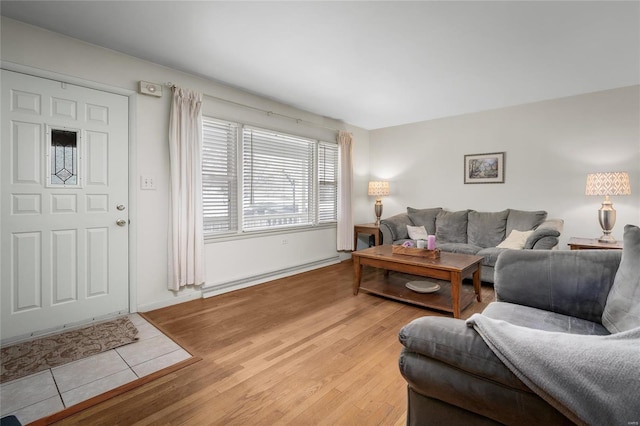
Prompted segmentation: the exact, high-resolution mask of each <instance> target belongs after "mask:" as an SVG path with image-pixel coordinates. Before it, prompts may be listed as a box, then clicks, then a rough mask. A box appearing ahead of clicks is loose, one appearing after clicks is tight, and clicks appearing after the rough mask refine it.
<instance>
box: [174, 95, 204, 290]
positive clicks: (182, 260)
mask: <svg viewBox="0 0 640 426" xmlns="http://www.w3.org/2000/svg"><path fill="white" fill-rule="evenodd" d="M201 109H202V94H200V93H196V92H193V91H191V90H187V89H181V88H178V87H174V88H173V100H172V103H171V118H170V122H169V158H170V160H171V200H170V203H171V206H170V217H169V259H168V260H169V261H168V268H169V271H168V272H169V279H168V281H169V282H168V287H169V290H174V291H178V290H180V289H181V288H182V287H184V286H185V285H200V284H203V283H204V280H205V275H204V236H203V231H202V111H201Z"/></svg>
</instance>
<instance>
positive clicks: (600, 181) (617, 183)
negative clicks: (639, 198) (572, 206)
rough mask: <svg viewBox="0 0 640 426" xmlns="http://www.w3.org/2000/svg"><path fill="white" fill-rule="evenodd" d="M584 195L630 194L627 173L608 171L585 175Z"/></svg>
mask: <svg viewBox="0 0 640 426" xmlns="http://www.w3.org/2000/svg"><path fill="white" fill-rule="evenodd" d="M585 194H586V195H631V184H630V183H629V173H627V172H608V173H589V174H588V175H587V188H586V190H585Z"/></svg>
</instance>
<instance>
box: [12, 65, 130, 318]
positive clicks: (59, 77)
mask: <svg viewBox="0 0 640 426" xmlns="http://www.w3.org/2000/svg"><path fill="white" fill-rule="evenodd" d="M0 69H4V70H7V71H14V72H18V73H21V74H27V75H31V76H33V77H40V78H46V79H50V80H56V81H60V82H64V83H69V84H73V85H76V86H82V87H86V88H88V89H95V90H101V91H103V92H109V93H113V94H116V95H122V96H126V97H127V98H128V99H129V185H128V189H129V201H128V203H129V220H130V223H129V226H128V229H129V259H128V261H129V312H130V313H134V312H138V309H137V305H138V297H137V294H138V292H137V290H138V281H137V279H136V277H137V276H138V266H137V262H136V259H137V247H138V240H137V234H138V232H137V231H138V204H137V198H138V197H137V192H136V182H137V179H136V176H137V164H138V163H137V159H138V157H137V148H138V144H137V140H136V134H137V127H136V111H137V110H136V105H137V100H138V95H137V93H136V92H135V90H129V89H123V88H121V87H116V86H109V85H107V84H102V83H98V82H96V81H91V80H85V79H82V78H78V77H73V76H70V75H66V74H60V73H57V72H54V71H48V70H43V69H40V68H34V67H31V66H28V65H21V64H16V63H14V62H9V61H0Z"/></svg>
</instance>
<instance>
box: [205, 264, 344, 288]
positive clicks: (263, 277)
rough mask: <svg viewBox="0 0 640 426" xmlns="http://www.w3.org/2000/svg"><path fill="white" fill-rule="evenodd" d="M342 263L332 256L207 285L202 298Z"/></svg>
mask: <svg viewBox="0 0 640 426" xmlns="http://www.w3.org/2000/svg"><path fill="white" fill-rule="evenodd" d="M336 263H340V258H339V256H332V257H329V258H327V259H321V260H317V261H314V262H309V263H305V264H302V265H298V266H293V267H291V268H285V269H279V270H277V271H272V272H267V273H264V274H260V275H255V276H252V277H247V278H243V279H239V280H234V281H228V282H226V283H220V284H213V285H208V286H207V285H206V284H205V287H203V288H202V297H203V298H207V297H213V296H217V295H219V294H224V293H228V292H230V291H234V290H240V289H242V288H247V287H251V286H254V285H258V284H262V283H264V282H267V281H271V280H275V279H278V278H284V277H288V276H291V275H295V274H299V273H301V272H306V271H311V270H313V269H318V268H322V267H324V266H329V265H335V264H336Z"/></svg>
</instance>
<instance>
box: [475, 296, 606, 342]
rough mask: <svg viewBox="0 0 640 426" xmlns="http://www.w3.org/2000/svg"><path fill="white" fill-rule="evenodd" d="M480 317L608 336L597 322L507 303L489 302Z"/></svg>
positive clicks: (527, 325)
mask: <svg viewBox="0 0 640 426" xmlns="http://www.w3.org/2000/svg"><path fill="white" fill-rule="evenodd" d="M482 315H485V316H487V317H489V318H493V319H496V320H503V321H506V322H508V323H510V324H513V325H519V326H521V327H528V328H535V329H537V330H544V331H555V332H560V333H571V334H587V335H591V334H597V335H600V336H606V335H608V334H609V332H608V331H607V329H606V328H604V327H603V326H602V325H601V324H598V323H597V322H593V321H589V320H585V319H582V318H576V317H572V316H569V315H564V314H559V313H556V312H551V311H545V310H542V309H538V308H532V307H530V306H524V305H517V304H515V303H507V302H491V303H489V305H488V306H487V307H486V308H485V309H484V311H482Z"/></svg>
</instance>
